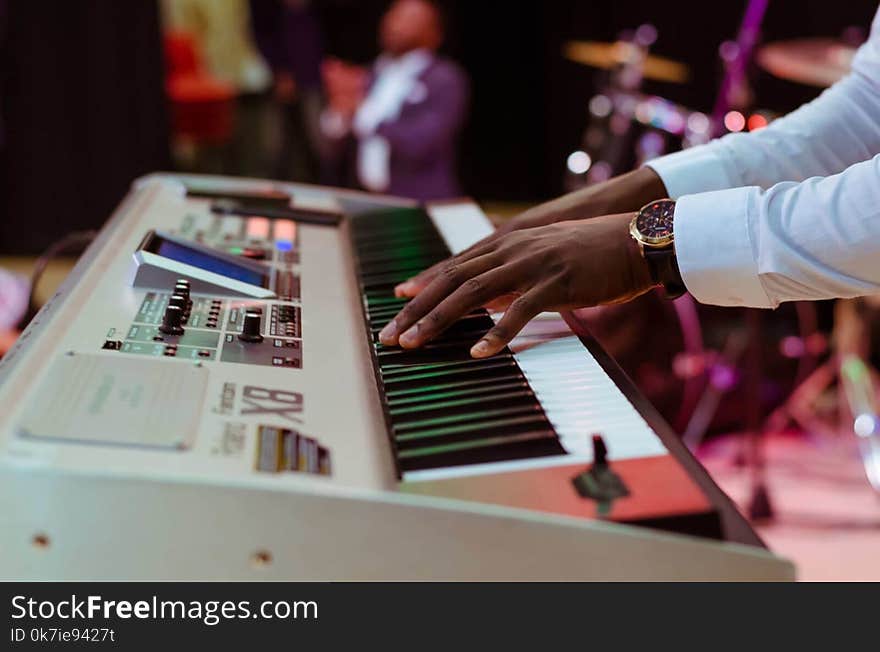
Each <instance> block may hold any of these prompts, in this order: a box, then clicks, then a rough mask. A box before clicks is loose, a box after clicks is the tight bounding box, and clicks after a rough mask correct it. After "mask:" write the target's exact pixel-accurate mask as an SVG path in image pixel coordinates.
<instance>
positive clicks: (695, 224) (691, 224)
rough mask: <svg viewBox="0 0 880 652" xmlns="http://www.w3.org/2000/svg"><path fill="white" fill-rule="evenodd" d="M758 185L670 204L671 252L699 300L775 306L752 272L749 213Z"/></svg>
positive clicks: (754, 268) (754, 269) (754, 262)
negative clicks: (674, 204)
mask: <svg viewBox="0 0 880 652" xmlns="http://www.w3.org/2000/svg"><path fill="white" fill-rule="evenodd" d="M759 192H760V189H759V188H732V189H729V190H720V191H715V192H704V193H700V194H697V195H686V196H684V197H682V198H681V199H679V200H678V202H677V203H676V206H675V217H674V221H673V224H674V232H675V254H676V258H677V260H678V268H679V270H680V271H681V277H682V280H683V281H684V284H685V286H686V287H687V289H688V291H689V292H690V293H691V294H692V295H693V297H694V298H695V299H696V300H697V301H699V302H700V303H708V304H713V305H716V306H748V307H752V308H775V307H776V306H777V305H778V302H775V301H773V300H771V299H770V297H768V296H767V292H766V291H765V290H764V286H763V285H762V283H761V279H760V277H759V274H758V263H757V260H756V256H755V249H754V247H753V246H752V237H751V233H750V231H751V229H750V222H751V211H750V208H751V207H752V206H753V205H754V204H755V201H754V199H755V196H756V195H757V194H758V193H759Z"/></svg>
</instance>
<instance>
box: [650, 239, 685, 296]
mask: <svg viewBox="0 0 880 652" xmlns="http://www.w3.org/2000/svg"><path fill="white" fill-rule="evenodd" d="M643 251H644V254H645V261H646V262H647V263H648V270H649V271H650V274H651V280H652V281H654V283H656V284H657V285H662V286H663V289H664V291H665V292H666V298H667V299H677V298H678V297H680V296H681V295H683V294H684V293H685V292H687V288H686V287H685V284H684V280H682V278H681V270H679V268H678V259H677V258H676V256H675V247H672V246H670V247H662V248H652V247H643Z"/></svg>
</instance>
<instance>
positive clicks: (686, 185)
mask: <svg viewBox="0 0 880 652" xmlns="http://www.w3.org/2000/svg"><path fill="white" fill-rule="evenodd" d="M715 149H716V146H715V144H709V145H701V146H698V147H691V148H690V149H685V150H682V151H680V152H675V153H674V154H667V155H666V156H661V157H660V158H655V159H652V160H650V161H648V162H647V163H645V165H646V166H648V167H649V168H651V169H652V170H654V172H656V173H657V175H658V176H659V177H660V179H661V180H662V181H663V185H664V186H666V192H667V194H668V195H669V196H670V197H671V198H672V199H678V198H679V197H682V196H684V195H692V194H694V193H698V192H708V191H711V190H724V189H725V188H731V187H733V186H737V185H739V184H737V183H733V181H732V180H731V178H730V175H729V174H728V173H727V170H726V169H725V167H724V163H723V162H722V159H721V157H720V156H719V155H718V153H717V152H716V151H715Z"/></svg>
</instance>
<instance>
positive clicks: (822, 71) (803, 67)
mask: <svg viewBox="0 0 880 652" xmlns="http://www.w3.org/2000/svg"><path fill="white" fill-rule="evenodd" d="M855 53H856V48H854V47H852V46H851V45H847V44H846V43H844V42H842V41H839V40H837V39H832V38H805V39H795V40H791V41H779V42H776V43H768V44H767V45H765V46H763V47H761V48H759V49H758V52H757V55H756V57H755V58H756V60H757V62H758V65H759V66H760V67H761V68H763V69H764V70H766V71H767V72H769V73H770V74H771V75H774V76H776V77H779V78H780V79H786V80H788V81H793V82H797V83H799V84H807V85H809V86H818V87H819V88H825V87H827V86H831V84H833V83H834V82H836V81H838V80H839V79H841V78H842V77H843V76H844V75H846V74H847V73H848V72H849V69H850V66H851V65H852V60H853V56H855Z"/></svg>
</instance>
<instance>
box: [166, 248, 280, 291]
mask: <svg viewBox="0 0 880 652" xmlns="http://www.w3.org/2000/svg"><path fill="white" fill-rule="evenodd" d="M151 250H152V251H153V253H156V254H159V255H160V256H164V257H165V258H169V259H171V260H176V261H177V262H179V263H185V264H187V265H192V266H193V267H198V268H199V269H203V270H205V271H207V272H214V273H215V274H220V275H221V276H225V277H226V278H231V279H235V280H236V281H241V282H242V283H249V284H250V285H256V286H259V287H263V288H265V287H269V282H268V281H269V278H268V275H267V274H266V273H263V272H260V271H257V270H253V269H251V268H250V267H246V266H244V265H236V264H235V263H234V262H232V261H229V260H226V259H223V258H219V257H216V256H212V255H211V254H209V253H206V252H203V251H198V250H196V249H191V248H189V247H187V246H184V245H181V244H178V243H177V242H172V241H170V240H166V239H165V238H160V239H159V242H158V247H155V248H153V247H151Z"/></svg>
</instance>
